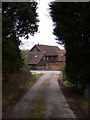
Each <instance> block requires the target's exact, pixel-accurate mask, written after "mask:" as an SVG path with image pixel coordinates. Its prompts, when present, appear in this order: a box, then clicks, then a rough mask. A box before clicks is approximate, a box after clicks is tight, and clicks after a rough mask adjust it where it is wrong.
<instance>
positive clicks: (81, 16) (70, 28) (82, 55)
mask: <svg viewBox="0 0 90 120" xmlns="http://www.w3.org/2000/svg"><path fill="white" fill-rule="evenodd" d="M50 9H51V11H50V15H51V17H52V20H53V21H54V25H55V28H54V35H56V36H57V40H58V41H59V43H61V44H64V45H65V49H66V66H65V72H66V76H67V78H68V80H69V81H71V82H72V84H74V85H75V86H76V87H78V86H79V85H80V84H82V86H84V84H85V83H86V82H88V81H89V79H90V75H89V73H90V62H89V61H90V57H89V56H90V3H81V2H73V3H58V2H52V3H51V4H50Z"/></svg>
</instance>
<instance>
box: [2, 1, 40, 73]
mask: <svg viewBox="0 0 90 120" xmlns="http://www.w3.org/2000/svg"><path fill="white" fill-rule="evenodd" d="M36 9H37V3H36V2H5V3H4V2H3V3H2V59H3V72H12V71H15V70H18V69H20V68H21V67H22V65H23V60H22V58H21V53H20V50H19V45H20V40H19V37H22V36H25V38H28V34H31V35H34V33H35V32H37V30H38V25H37V22H38V18H37V17H38V15H37V13H36Z"/></svg>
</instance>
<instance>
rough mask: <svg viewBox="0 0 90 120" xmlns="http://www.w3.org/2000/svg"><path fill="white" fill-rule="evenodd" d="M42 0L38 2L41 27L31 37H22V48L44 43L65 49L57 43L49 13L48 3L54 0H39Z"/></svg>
mask: <svg viewBox="0 0 90 120" xmlns="http://www.w3.org/2000/svg"><path fill="white" fill-rule="evenodd" d="M37 1H40V2H39V4H38V9H37V13H38V14H39V20H40V22H39V27H38V32H37V33H36V34H34V36H31V35H30V37H29V39H28V40H26V39H24V38H20V40H21V41H22V45H20V49H24V50H26V49H29V50H30V49H31V48H32V47H33V46H34V45H35V44H38V43H39V44H44V45H55V46H58V47H59V48H60V49H64V48H63V47H62V46H61V45H59V44H58V43H56V42H57V41H56V40H55V38H56V36H54V35H53V28H54V27H53V22H52V19H51V17H50V15H49V5H48V3H49V2H51V1H54V0H37Z"/></svg>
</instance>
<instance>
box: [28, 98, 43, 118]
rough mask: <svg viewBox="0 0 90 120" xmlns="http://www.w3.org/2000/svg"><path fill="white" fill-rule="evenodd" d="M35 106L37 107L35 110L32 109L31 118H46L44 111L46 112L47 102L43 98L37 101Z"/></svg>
mask: <svg viewBox="0 0 90 120" xmlns="http://www.w3.org/2000/svg"><path fill="white" fill-rule="evenodd" d="M35 105H36V106H35V108H34V109H32V111H31V115H30V117H31V118H43V116H44V112H43V110H44V105H45V100H44V99H42V98H41V99H39V100H37V101H36V103H35Z"/></svg>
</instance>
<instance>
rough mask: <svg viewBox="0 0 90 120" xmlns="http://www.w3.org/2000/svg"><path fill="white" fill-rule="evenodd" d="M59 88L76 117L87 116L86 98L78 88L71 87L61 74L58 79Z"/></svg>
mask: <svg viewBox="0 0 90 120" xmlns="http://www.w3.org/2000/svg"><path fill="white" fill-rule="evenodd" d="M58 82H59V84H60V88H61V90H62V92H63V94H64V96H65V98H66V100H67V103H68V104H69V106H70V108H71V109H72V110H73V111H74V113H75V115H76V117H77V118H87V117H88V100H86V99H85V98H84V96H83V94H82V92H81V91H80V90H79V89H75V88H73V87H72V85H71V83H69V82H68V81H67V80H66V79H64V78H63V75H62V74H61V76H60V79H59V80H58Z"/></svg>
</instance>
